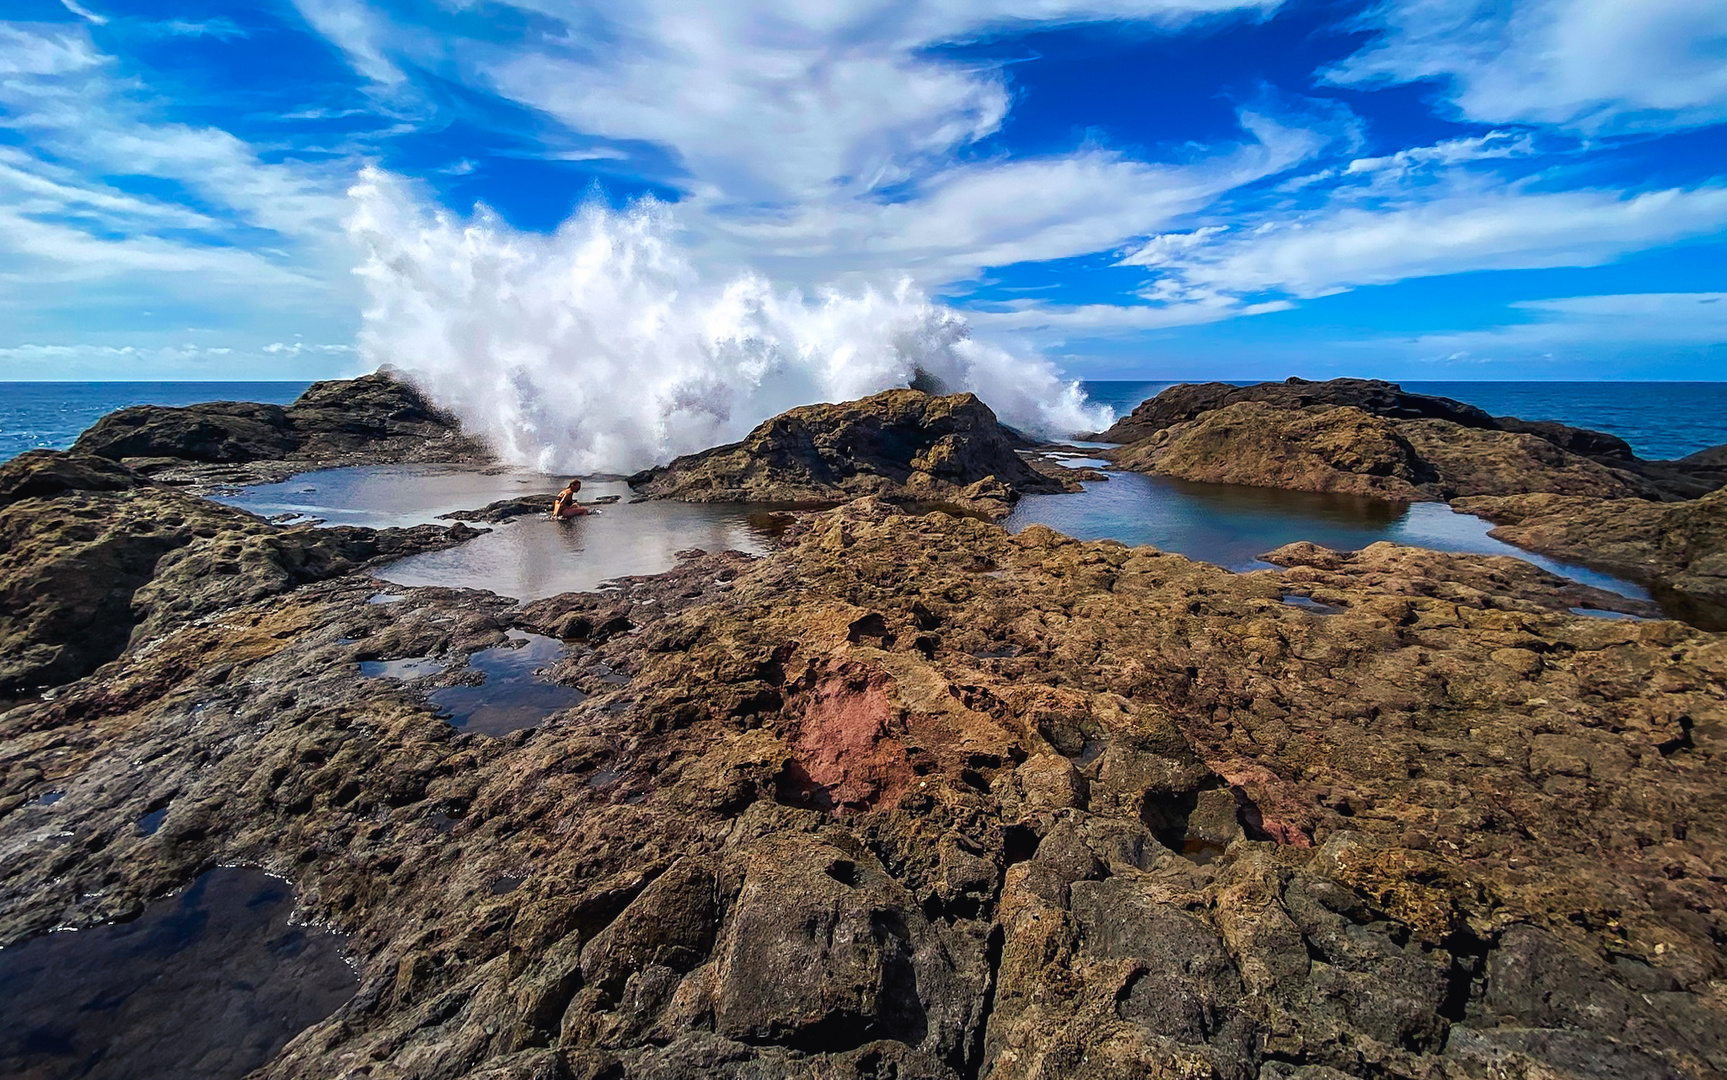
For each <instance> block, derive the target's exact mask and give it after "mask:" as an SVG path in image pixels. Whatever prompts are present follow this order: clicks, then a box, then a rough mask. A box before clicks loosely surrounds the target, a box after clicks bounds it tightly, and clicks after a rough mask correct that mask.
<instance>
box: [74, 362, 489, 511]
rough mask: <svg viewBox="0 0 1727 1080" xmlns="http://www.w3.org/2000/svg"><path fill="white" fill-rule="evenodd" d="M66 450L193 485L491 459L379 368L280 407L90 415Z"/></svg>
mask: <svg viewBox="0 0 1727 1080" xmlns="http://www.w3.org/2000/svg"><path fill="white" fill-rule="evenodd" d="M72 450H73V452H74V453H77V454H85V455H90V456H94V457H101V458H107V459H109V460H113V461H120V462H124V463H126V464H129V465H131V466H132V467H133V468H134V469H136V470H137V471H140V472H144V473H147V474H149V475H151V476H154V477H157V478H159V479H163V480H171V481H177V482H180V483H186V484H201V485H209V484H213V483H226V484H251V483H268V482H272V481H277V480H281V479H284V478H286V477H287V476H289V475H292V474H293V473H295V472H304V471H305V470H307V469H311V468H319V467H332V466H340V465H345V464H366V465H377V464H381V463H385V462H455V461H471V462H482V461H489V460H490V459H491V454H490V451H488V450H487V449H486V448H485V446H484V445H483V444H481V443H480V442H478V441H477V440H475V439H472V438H470V437H468V436H465V435H463V434H462V431H461V424H460V423H459V422H458V421H457V420H456V418H455V417H453V416H451V415H449V414H448V413H446V412H444V411H442V410H440V409H439V408H437V407H436V406H435V405H433V404H432V403H431V402H430V401H428V400H427V399H426V398H425V396H424V395H422V394H421V393H420V392H419V391H418V390H417V389H415V388H414V387H413V386H411V385H410V384H408V383H407V382H405V381H402V380H401V379H399V378H397V377H395V376H394V375H392V374H390V373H388V372H383V371H380V372H377V373H375V374H371V375H364V376H361V377H360V378H357V379H338V380H333V381H329V382H319V383H313V384H312V386H311V387H309V388H308V389H307V390H306V392H305V393H304V394H302V395H300V397H299V398H298V399H297V400H296V401H295V402H294V403H293V404H292V405H288V406H286V407H283V406H278V405H260V404H257V403H255V402H235V401H216V402H208V403H205V404H202V405H189V406H186V407H184V408H171V407H168V406H162V405H134V406H132V407H130V408H126V409H120V410H118V411H117V412H113V413H109V414H108V415H107V416H105V417H103V418H102V419H101V420H99V421H97V422H96V424H95V425H94V426H92V427H91V428H90V430H88V431H86V432H84V434H82V435H80V436H79V437H78V441H77V443H75V444H74V445H73V447H72Z"/></svg>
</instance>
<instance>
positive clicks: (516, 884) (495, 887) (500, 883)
mask: <svg viewBox="0 0 1727 1080" xmlns="http://www.w3.org/2000/svg"><path fill="white" fill-rule="evenodd" d="M526 880H528V876H527V875H526V874H502V875H499V876H498V877H495V878H493V879H492V883H491V884H490V885H488V886H487V887H486V888H487V889H488V890H489V891H490V892H491V894H492V895H493V896H506V895H508V894H510V893H513V892H515V891H516V890H517V889H519V888H521V887H522V882H524V881H526Z"/></svg>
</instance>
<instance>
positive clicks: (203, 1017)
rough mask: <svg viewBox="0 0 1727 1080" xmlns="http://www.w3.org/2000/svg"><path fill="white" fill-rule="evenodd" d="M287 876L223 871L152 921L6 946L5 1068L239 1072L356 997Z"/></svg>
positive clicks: (0, 1035) (1, 997)
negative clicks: (306, 918) (306, 922)
mask: <svg viewBox="0 0 1727 1080" xmlns="http://www.w3.org/2000/svg"><path fill="white" fill-rule="evenodd" d="M293 909H294V897H293V891H292V890H291V889H290V888H289V887H288V885H287V883H285V882H283V881H280V880H278V879H276V878H272V877H269V876H267V875H265V874H264V873H262V872H261V871H258V870H251V869H244V868H220V869H216V870H211V871H209V872H208V873H206V874H204V875H203V876H201V877H199V878H198V880H197V881H195V882H194V883H193V884H192V885H191V886H190V887H189V888H188V889H187V890H186V891H185V892H183V893H181V894H179V895H178V896H174V897H170V898H169V899H166V900H159V901H157V902H156V903H154V904H151V905H150V906H149V907H147V908H146V909H145V910H144V913H143V915H142V916H140V917H139V918H137V919H135V920H133V921H132V922H127V923H117V924H114V925H110V926H98V927H94V928H92V929H89V930H77V931H60V932H57V933H52V934H48V935H46V936H43V937H39V938H34V939H32V940H29V941H26V942H24V943H22V944H20V945H16V946H14V947H12V948H9V949H6V950H4V951H0V1016H4V1017H5V1023H4V1024H0V1074H3V1075H6V1076H29V1077H37V1078H40V1080H50V1078H54V1080H59V1078H68V1080H69V1078H72V1077H81V1078H89V1080H96V1078H113V1080H132V1078H136V1077H177V1078H185V1080H227V1078H233V1080H239V1078H240V1077H242V1076H245V1075H246V1074H247V1073H249V1072H251V1071H252V1070H254V1069H256V1068H258V1067H259V1066H261V1065H263V1064H265V1063H266V1062H268V1061H269V1060H270V1059H272V1058H274V1057H275V1056H276V1054H277V1053H278V1052H280V1051H281V1049H282V1047H283V1046H285V1045H287V1043H288V1040H289V1039H291V1038H293V1037H294V1036H295V1035H297V1034H298V1033H299V1032H300V1031H302V1030H303V1029H305V1028H306V1027H308V1026H310V1025H311V1024H315V1023H317V1022H318V1021H320V1020H322V1019H324V1018H325V1017H327V1016H329V1015H330V1014H331V1013H333V1012H335V1011H336V1009H337V1008H339V1007H340V1006H341V1005H342V1003H343V1002H345V1001H347V1000H348V999H349V998H350V997H352V996H353V995H354V991H355V989H356V988H357V985H358V977H357V976H356V975H355V973H354V971H353V970H352V969H351V968H349V967H348V965H347V963H346V962H345V961H344V960H343V959H342V955H341V949H340V939H339V938H337V937H336V936H335V935H334V934H331V933H329V932H327V931H324V930H319V929H316V928H312V927H302V926H295V925H293V924H292V923H291V922H290V921H289V916H290V915H291V914H292V912H293Z"/></svg>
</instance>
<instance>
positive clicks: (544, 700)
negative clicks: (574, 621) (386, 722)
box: [430, 630, 587, 735]
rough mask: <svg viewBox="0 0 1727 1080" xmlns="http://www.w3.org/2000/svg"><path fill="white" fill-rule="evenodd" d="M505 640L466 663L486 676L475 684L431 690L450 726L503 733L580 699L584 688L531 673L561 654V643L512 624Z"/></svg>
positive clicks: (542, 718)
mask: <svg viewBox="0 0 1727 1080" xmlns="http://www.w3.org/2000/svg"><path fill="white" fill-rule="evenodd" d="M509 637H510V642H511V644H509V645H500V646H498V647H497V648H495V649H482V650H480V651H479V652H477V653H475V654H474V655H472V656H470V657H468V666H469V667H471V668H473V669H474V670H475V671H478V672H479V673H480V674H482V675H484V676H485V682H484V683H482V684H481V685H479V686H446V687H444V688H443V689H441V690H434V691H432V693H431V694H430V697H431V699H432V704H434V705H436V706H438V707H439V708H440V709H443V710H444V712H445V714H446V715H445V719H446V720H448V721H449V722H450V724H451V725H452V726H453V727H458V728H461V729H462V730H463V731H472V732H475V733H476V734H480V735H507V734H509V733H510V732H512V731H516V730H519V729H521V728H530V727H538V726H539V725H540V724H541V723H542V722H544V721H545V719H546V717H548V716H550V715H551V714H553V713H555V712H557V711H558V710H559V709H567V708H569V707H570V706H572V705H576V704H579V703H580V702H581V701H582V700H583V699H585V698H586V697H587V695H586V694H584V693H582V692H581V691H580V690H577V689H576V688H575V687H573V686H561V685H559V684H557V683H551V682H546V681H545V680H544V679H541V678H539V677H538V676H536V675H535V674H534V672H535V671H536V670H538V669H539V668H543V667H545V666H546V665H547V664H550V663H553V662H554V661H556V660H558V659H559V658H560V657H562V656H563V655H564V646H563V643H562V642H560V641H558V640H556V639H555V638H549V637H542V636H541V635H539V634H529V633H524V632H523V631H520V630H511V631H510V633H509Z"/></svg>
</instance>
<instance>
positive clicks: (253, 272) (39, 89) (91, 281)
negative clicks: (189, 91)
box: [0, 24, 358, 366]
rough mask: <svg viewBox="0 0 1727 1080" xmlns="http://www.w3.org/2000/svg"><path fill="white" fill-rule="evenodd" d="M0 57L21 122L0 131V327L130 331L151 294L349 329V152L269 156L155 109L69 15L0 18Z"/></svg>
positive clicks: (252, 323) (233, 318)
mask: <svg viewBox="0 0 1727 1080" xmlns="http://www.w3.org/2000/svg"><path fill="white" fill-rule="evenodd" d="M0 72H4V73H7V77H0V127H3V128H6V129H10V130H11V131H12V132H14V133H15V138H16V137H17V136H21V138H16V141H15V142H10V143H9V144H0V312H4V314H5V318H3V319H0V345H8V346H13V345H18V344H19V343H20V342H21V341H28V340H29V339H30V338H32V337H35V338H38V339H39V335H40V332H41V331H42V330H43V329H44V328H46V329H49V330H52V329H54V328H55V327H61V326H65V327H75V328H76V329H75V331H74V332H73V333H72V334H71V335H70V336H71V337H72V338H73V340H74V342H75V341H76V340H78V339H83V340H89V339H90V338H91V336H92V335H99V334H101V333H103V332H105V330H107V329H109V328H112V327H115V326H121V325H127V326H130V327H131V329H132V330H133V331H138V330H142V329H145V328H147V327H148V326H149V325H150V324H151V323H153V322H154V321H156V318H155V316H151V315H149V314H148V313H149V312H152V311H157V312H162V313H163V318H164V319H166V318H171V317H177V316H178V315H184V316H185V317H187V318H188V319H193V320H195V321H201V322H204V321H213V322H216V323H219V324H221V325H223V326H225V327H227V328H229V329H231V330H233V329H247V330H252V331H255V332H258V333H260V334H262V333H268V332H270V331H269V330H268V329H266V327H267V326H269V325H271V324H273V325H274V334H273V336H281V335H282V334H284V333H290V332H293V331H295V330H300V329H302V328H306V327H316V328H319V329H321V330H323V331H324V332H326V333H328V334H331V335H334V336H338V337H339V336H345V335H347V334H351V333H352V331H353V328H354V326H355V324H356V323H357V322H358V313H357V312H356V311H355V310H354V302H353V300H352V293H351V289H350V288H348V287H346V286H347V280H348V274H347V271H348V270H349V269H350V268H351V267H352V265H353V255H352V252H351V250H350V249H349V248H348V246H347V244H346V241H345V237H344V234H343V232H342V228H341V218H342V215H343V214H344V213H345V212H346V205H347V204H346V198H345V188H346V186H347V183H348V181H349V178H350V177H351V175H352V172H351V170H352V168H353V166H352V165H348V164H343V163H335V164H319V165H309V164H303V163H299V162H294V161H286V162H282V163H269V162H266V161H264V160H262V159H261V158H260V156H259V153H258V151H257V150H255V149H254V148H253V147H252V146H250V145H248V144H247V143H246V142H244V141H243V140H241V139H239V138H237V137H235V136H234V135H232V134H230V133H229V132H227V131H224V130H222V129H220V128H216V127H206V126H198V125H191V124H182V123H169V122H164V121H163V120H162V119H160V117H159V113H158V109H159V107H160V106H159V103H158V101H157V100H156V99H154V98H153V96H152V91H151V89H150V87H148V86H147V85H146V84H145V83H144V82H143V81H142V80H139V79H137V78H135V77H133V76H131V75H128V74H126V73H125V72H124V71H123V69H122V67H121V65H120V64H118V63H117V62H116V61H115V60H114V59H113V58H110V57H107V56H104V55H103V54H102V53H101V52H100V51H98V50H97V49H96V47H95V46H94V45H93V43H92V42H91V41H90V39H89V37H88V36H87V32H86V30H85V29H84V28H83V27H82V26H80V25H70V26H68V25H65V24H61V25H39V26H38V25H28V24H10V25H0ZM69 285H73V286H75V287H71V288H69V287H68V286H69ZM132 336H133V338H134V342H135V341H136V340H137V338H138V334H137V333H133V335H132ZM266 340H267V339H266ZM134 342H129V343H128V344H133V343H134ZM66 347H73V346H72V345H68V346H66ZM114 347H116V348H117V347H120V346H114ZM139 347H142V346H139ZM171 347H177V346H172V345H161V346H160V348H171ZM152 348H158V347H157V346H152ZM23 355H24V354H18V355H12V356H9V357H8V358H7V360H6V362H7V364H8V365H9V366H15V365H18V364H22V363H24V362H25V361H24V359H23V358H22V357H23ZM93 355H94V354H93ZM101 355H107V354H101ZM254 355H261V354H256V353H255V354H254ZM149 356H150V357H153V358H154V359H150V360H149V361H148V362H149V363H150V364H153V365H154V364H167V363H170V361H171V362H172V363H179V361H178V360H172V358H171V357H168V356H167V354H163V353H160V352H159V351H156V352H151V353H150V354H149ZM165 357H166V358H165ZM140 362H141V363H142V362H144V361H142V360H141V361H140Z"/></svg>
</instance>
